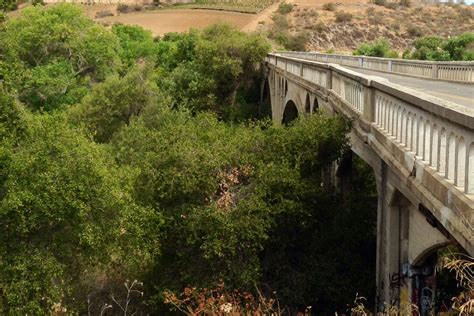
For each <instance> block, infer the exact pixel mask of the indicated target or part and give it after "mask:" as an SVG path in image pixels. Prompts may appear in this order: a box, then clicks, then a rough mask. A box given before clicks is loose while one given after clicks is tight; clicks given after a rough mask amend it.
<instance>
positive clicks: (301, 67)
mask: <svg viewBox="0 0 474 316" xmlns="http://www.w3.org/2000/svg"><path fill="white" fill-rule="evenodd" d="M300 77H303V63H301V64H300Z"/></svg>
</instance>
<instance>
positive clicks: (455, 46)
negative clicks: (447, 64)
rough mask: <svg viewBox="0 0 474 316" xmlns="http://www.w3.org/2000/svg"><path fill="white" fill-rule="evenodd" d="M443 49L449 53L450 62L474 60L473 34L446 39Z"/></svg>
mask: <svg viewBox="0 0 474 316" xmlns="http://www.w3.org/2000/svg"><path fill="white" fill-rule="evenodd" d="M443 49H444V50H445V51H447V52H448V53H449V55H450V59H451V60H474V32H468V33H464V34H461V35H458V36H456V37H453V38H451V39H448V40H447V41H446V43H444V44H443Z"/></svg>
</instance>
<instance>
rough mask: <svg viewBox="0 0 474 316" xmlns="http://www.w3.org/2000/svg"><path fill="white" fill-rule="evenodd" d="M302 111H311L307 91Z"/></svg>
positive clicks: (307, 112) (308, 112)
mask: <svg viewBox="0 0 474 316" xmlns="http://www.w3.org/2000/svg"><path fill="white" fill-rule="evenodd" d="M304 112H305V113H306V114H310V113H311V100H310V97H309V93H306V101H305V105H304Z"/></svg>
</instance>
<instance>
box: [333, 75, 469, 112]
mask: <svg viewBox="0 0 474 316" xmlns="http://www.w3.org/2000/svg"><path fill="white" fill-rule="evenodd" d="M342 67H344V68H347V69H350V70H352V71H356V72H358V73H361V74H365V75H369V76H377V77H381V78H385V79H387V80H389V81H390V82H393V83H395V84H398V85H401V86H403V87H406V88H410V89H413V90H417V91H420V92H423V93H425V94H428V95H431V96H434V97H437V98H439V99H442V100H446V101H449V102H452V103H456V104H459V105H462V106H465V107H468V108H471V109H473V110H474V85H472V84H464V83H456V82H446V81H438V80H430V79H426V78H416V77H409V76H403V75H397V74H392V73H385V72H381V71H375V70H369V69H363V68H357V67H348V66H342Z"/></svg>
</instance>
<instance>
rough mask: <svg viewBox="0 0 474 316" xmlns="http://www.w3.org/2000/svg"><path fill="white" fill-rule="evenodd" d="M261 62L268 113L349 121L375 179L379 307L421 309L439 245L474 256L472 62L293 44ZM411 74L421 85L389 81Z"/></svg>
mask: <svg viewBox="0 0 474 316" xmlns="http://www.w3.org/2000/svg"><path fill="white" fill-rule="evenodd" d="M336 63H337V64H336ZM341 64H342V65H341ZM266 65H267V70H268V71H267V80H268V85H269V94H270V99H271V107H272V117H273V120H274V121H278V122H283V123H286V122H289V121H291V120H292V119H294V118H296V117H297V116H300V115H305V114H310V113H313V112H315V111H324V112H326V113H328V114H329V115H336V114H339V115H343V116H345V117H346V118H348V119H350V120H352V122H353V123H352V130H351V134H350V139H351V146H352V151H353V152H354V153H355V154H357V155H358V156H359V157H361V158H362V159H363V160H364V161H366V162H367V163H368V164H369V165H370V166H371V167H372V169H373V170H374V174H375V177H376V181H377V190H378V211H377V218H378V219H377V276H376V279H377V308H378V310H381V309H382V308H383V305H384V304H388V305H392V304H393V305H397V304H400V303H401V302H406V303H414V304H417V305H418V306H419V307H420V309H421V314H422V315H427V313H428V311H429V310H430V304H432V302H433V300H434V292H433V288H432V286H431V285H430V278H432V276H433V274H434V271H433V268H434V263H433V260H434V259H433V258H435V257H436V251H437V250H438V249H440V248H441V247H445V246H446V245H450V244H456V245H459V246H460V247H461V248H462V249H464V250H465V251H466V252H467V253H468V254H470V255H471V256H472V255H474V105H473V102H474V100H473V98H474V84H473V83H474V63H472V62H471V63H432V62H431V63H430V62H413V61H401V60H391V59H379V58H376V59H373V58H368V57H358V56H338V55H328V54H318V53H296V52H291V53H281V54H269V55H268V56H267V63H266ZM343 65H344V66H343ZM348 66H350V67H351V68H349V67H348ZM374 71H376V74H377V75H378V77H375V76H371V75H373V74H374V73H373V72H374ZM384 76H385V77H387V78H383V77H384ZM391 76H392V77H391ZM393 76H395V77H396V78H394V77H393ZM389 79H390V80H389ZM397 80H398V81H397ZM410 80H411V81H413V80H416V81H418V82H417V84H418V85H421V88H420V89H418V90H417V89H416V87H415V88H413V89H408V88H406V87H404V86H402V85H400V84H397V83H394V81H395V82H398V83H401V84H403V82H404V81H407V82H410ZM412 84H413V83H412ZM450 85H453V86H451V88H450V89H448V91H447V93H445V94H440V95H438V97H435V96H434V95H435V94H433V95H429V94H426V93H423V92H421V90H425V91H424V92H429V91H433V92H439V90H440V89H441V88H440V87H441V86H450ZM442 96H444V97H445V98H444V99H440V98H439V97H442ZM450 100H458V101H459V100H464V101H462V102H461V101H460V102H458V103H453V102H450Z"/></svg>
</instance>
